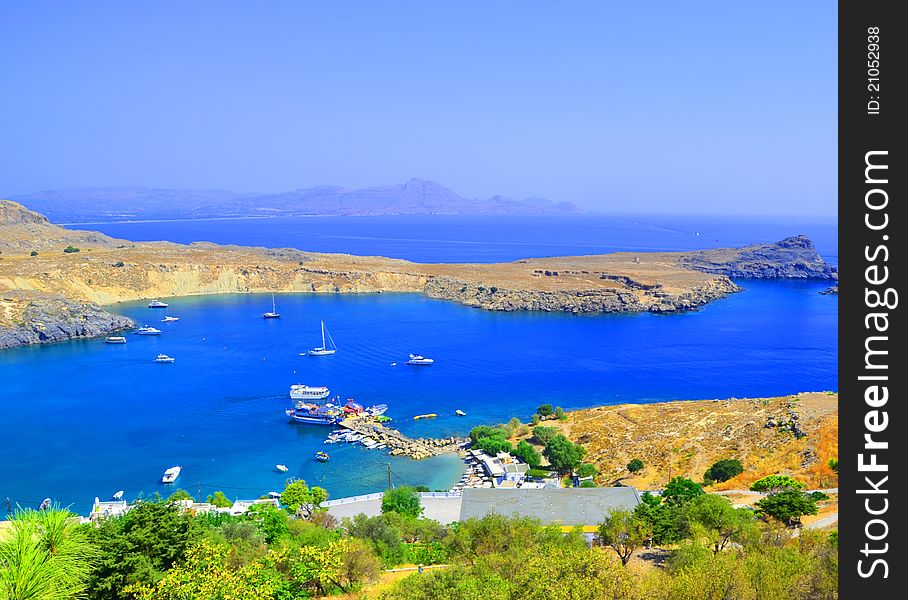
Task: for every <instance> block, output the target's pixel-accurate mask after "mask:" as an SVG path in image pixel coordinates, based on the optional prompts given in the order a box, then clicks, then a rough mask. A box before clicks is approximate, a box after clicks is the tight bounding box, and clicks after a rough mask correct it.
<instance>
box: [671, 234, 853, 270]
mask: <svg viewBox="0 0 908 600" xmlns="http://www.w3.org/2000/svg"><path fill="white" fill-rule="evenodd" d="M678 262H679V264H680V265H681V266H683V267H686V268H689V269H694V270H696V271H702V272H704V273H713V274H716V275H725V276H727V277H732V278H737V279H831V280H836V281H838V278H839V272H838V269H837V268H836V267H834V266H831V265H828V264H826V262H825V261H824V260H823V258H822V257H821V256H820V255H819V253H817V249H816V247H815V246H814V245H813V242H812V241H810V239H808V238H807V237H806V236H803V235H796V236H793V237H789V238H785V239H784V240H782V241H780V242H777V243H775V244H755V245H752V246H745V247H743V248H717V249H713V250H700V251H698V252H686V253H683V254H679V261H678Z"/></svg>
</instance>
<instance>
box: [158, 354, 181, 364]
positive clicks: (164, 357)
mask: <svg viewBox="0 0 908 600" xmlns="http://www.w3.org/2000/svg"><path fill="white" fill-rule="evenodd" d="M176 360H177V359H175V358H174V357H172V356H167V355H166V354H158V355H157V356H156V357H155V359H154V361H155V362H156V363H172V362H175V361H176Z"/></svg>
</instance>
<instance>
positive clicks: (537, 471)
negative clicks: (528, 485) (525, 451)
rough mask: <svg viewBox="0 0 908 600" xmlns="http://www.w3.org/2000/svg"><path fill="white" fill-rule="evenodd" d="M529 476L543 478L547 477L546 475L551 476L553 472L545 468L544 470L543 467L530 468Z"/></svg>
mask: <svg viewBox="0 0 908 600" xmlns="http://www.w3.org/2000/svg"><path fill="white" fill-rule="evenodd" d="M527 476H528V477H537V478H539V479H543V478H545V477H551V476H552V472H551V471H545V470H543V469H530V470H529V471H527Z"/></svg>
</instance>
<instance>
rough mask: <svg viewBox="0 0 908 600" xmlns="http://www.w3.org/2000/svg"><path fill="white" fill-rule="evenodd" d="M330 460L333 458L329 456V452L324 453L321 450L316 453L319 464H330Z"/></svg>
mask: <svg viewBox="0 0 908 600" xmlns="http://www.w3.org/2000/svg"><path fill="white" fill-rule="evenodd" d="M329 458H331V457H330V456H328V453H327V452H322V451H321V450H319V451H318V452H316V453H315V460H317V461H318V462H328V459H329Z"/></svg>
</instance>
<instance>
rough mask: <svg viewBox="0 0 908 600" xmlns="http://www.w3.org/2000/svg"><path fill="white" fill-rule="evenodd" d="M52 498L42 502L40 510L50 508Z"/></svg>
mask: <svg viewBox="0 0 908 600" xmlns="http://www.w3.org/2000/svg"><path fill="white" fill-rule="evenodd" d="M50 502H51V500H50V498H45V499H44V502H42V503H41V506H39V507H38V510H47V509H48V508H50Z"/></svg>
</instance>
